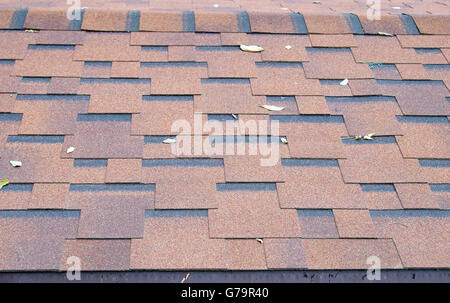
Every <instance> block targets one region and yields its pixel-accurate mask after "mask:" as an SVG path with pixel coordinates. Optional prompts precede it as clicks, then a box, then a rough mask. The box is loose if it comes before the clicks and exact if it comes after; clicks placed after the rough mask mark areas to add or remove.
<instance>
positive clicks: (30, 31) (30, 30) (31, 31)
mask: <svg viewBox="0 0 450 303" xmlns="http://www.w3.org/2000/svg"><path fill="white" fill-rule="evenodd" d="M25 32H27V33H37V32H39V31H38V30H35V29H26V30H25Z"/></svg>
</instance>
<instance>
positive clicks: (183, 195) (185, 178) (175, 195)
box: [142, 159, 224, 209]
mask: <svg viewBox="0 0 450 303" xmlns="http://www.w3.org/2000/svg"><path fill="white" fill-rule="evenodd" d="M202 160H203V159H199V161H200V162H198V163H201V161H202ZM150 161H152V160H150ZM169 162H170V163H172V164H173V165H174V166H168V165H167V163H169ZM181 162H183V159H179V160H167V161H165V165H164V162H163V161H160V162H159V163H161V165H158V166H151V167H144V168H142V181H143V182H145V183H155V184H156V196H155V208H156V209H202V208H203V209H204V208H217V206H218V202H217V201H216V199H215V192H216V183H218V182H224V172H223V167H221V166H215V167H208V166H195V165H193V166H191V165H189V166H184V165H183V166H179V165H181ZM192 163H193V164H194V162H192ZM204 176H209V177H208V178H207V179H204Z"/></svg>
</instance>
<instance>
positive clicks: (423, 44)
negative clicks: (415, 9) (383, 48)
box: [397, 35, 450, 63]
mask: <svg viewBox="0 0 450 303" xmlns="http://www.w3.org/2000/svg"><path fill="white" fill-rule="evenodd" d="M397 38H398V41H399V42H400V44H401V46H402V47H405V48H408V47H415V48H418V47H420V48H448V47H450V42H449V41H448V36H446V35H414V36H409V35H406V36H404V35H399V36H398V37H397ZM399 63H400V62H399Z"/></svg>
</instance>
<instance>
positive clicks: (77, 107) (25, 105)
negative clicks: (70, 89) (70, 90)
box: [14, 95, 89, 135]
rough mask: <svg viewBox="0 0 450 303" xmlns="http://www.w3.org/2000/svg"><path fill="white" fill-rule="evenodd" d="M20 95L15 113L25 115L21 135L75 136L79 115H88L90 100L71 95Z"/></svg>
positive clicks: (20, 129)
mask: <svg viewBox="0 0 450 303" xmlns="http://www.w3.org/2000/svg"><path fill="white" fill-rule="evenodd" d="M47 96H50V95H18V98H19V97H20V100H17V101H16V102H15V104H14V111H15V112H18V113H23V118H22V123H21V125H20V128H19V133H20V134H40V135H66V134H73V133H74V131H75V127H76V120H77V116H78V114H79V113H86V112H87V109H88V103H89V99H87V98H84V99H82V98H75V97H73V98H72V97H71V96H70V95H53V97H52V98H49V97H47Z"/></svg>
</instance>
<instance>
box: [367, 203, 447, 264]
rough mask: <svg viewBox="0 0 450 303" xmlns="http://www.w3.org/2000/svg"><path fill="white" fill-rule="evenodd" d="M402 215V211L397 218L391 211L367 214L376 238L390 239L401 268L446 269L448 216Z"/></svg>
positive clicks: (417, 213) (418, 213)
mask: <svg viewBox="0 0 450 303" xmlns="http://www.w3.org/2000/svg"><path fill="white" fill-rule="evenodd" d="M438 212H439V211H438ZM402 213H404V215H402ZM406 214H407V212H406V211H400V213H398V215H393V212H392V211H384V212H383V211H379V212H378V213H376V212H371V216H372V221H373V223H374V225H375V229H376V230H377V233H378V236H379V237H383V238H384V237H388V238H392V239H393V241H394V243H395V246H396V248H397V250H398V253H399V255H400V258H401V260H402V263H403V266H404V267H405V268H435V267H448V266H449V260H448V249H449V246H448V243H449V241H448V228H449V222H448V217H446V216H445V214H444V215H443V216H441V217H436V216H435V215H432V214H431V215H427V214H426V213H422V214H421V213H420V211H419V212H416V215H414V214H412V215H410V216H407V215H406ZM447 216H448V215H447Z"/></svg>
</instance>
